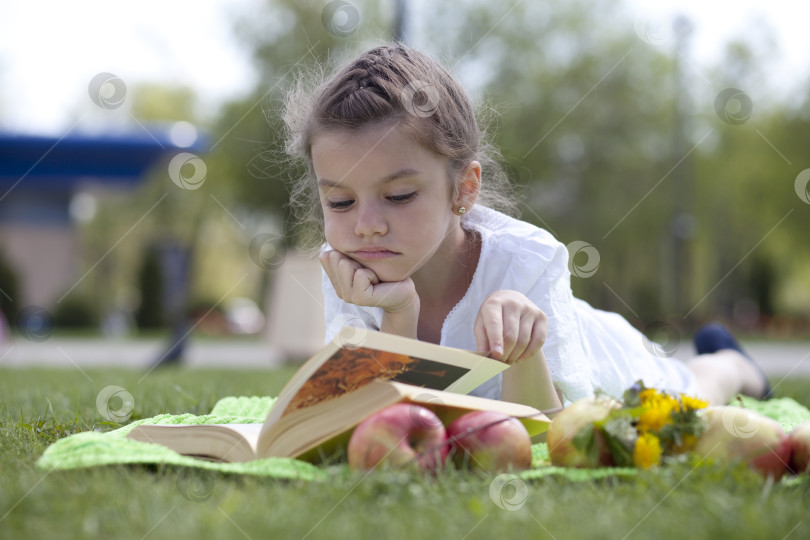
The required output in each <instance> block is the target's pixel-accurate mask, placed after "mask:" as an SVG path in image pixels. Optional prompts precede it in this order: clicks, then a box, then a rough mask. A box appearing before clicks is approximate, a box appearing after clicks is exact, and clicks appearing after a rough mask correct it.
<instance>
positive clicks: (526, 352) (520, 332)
mask: <svg viewBox="0 0 810 540" xmlns="http://www.w3.org/2000/svg"><path fill="white" fill-rule="evenodd" d="M533 327H534V317H532V316H531V315H528V314H527V315H524V316H523V317H521V318H520V321H519V322H518V329H517V331H516V333H517V337H516V341H515V346H514V347H513V348H512V354H510V355H509V363H510V364H516V363H518V362H520V361H521V360H523V359H524V358H526V357H527V356H531V354H530V348H531V346H532V328H533Z"/></svg>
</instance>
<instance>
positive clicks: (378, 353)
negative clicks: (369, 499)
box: [266, 327, 509, 425]
mask: <svg viewBox="0 0 810 540" xmlns="http://www.w3.org/2000/svg"><path fill="white" fill-rule="evenodd" d="M508 367H509V366H507V365H506V364H504V363H502V362H498V361H497V360H493V359H491V358H487V357H485V356H481V355H478V354H475V353H471V352H469V351H462V350H460V349H454V348H451V347H442V346H439V345H435V344H432V343H426V342H422V341H418V340H415V339H409V338H404V337H401V336H395V335H392V334H385V333H382V332H376V331H373V330H366V329H360V328H351V327H346V328H344V329H343V330H342V331H341V332H340V333H339V334H338V335H337V336H336V337H335V339H334V340H333V341H332V342H331V343H330V344H328V345H327V346H326V347H324V349H322V350H321V351H319V353H317V354H316V355H315V356H313V357H312V358H311V359H310V360H308V361H307V362H306V363H305V364H304V365H303V366H301V368H300V369H299V370H298V372H296V374H295V375H294V376H293V378H292V379H291V380H290V382H288V384H287V385H286V386H285V387H284V389H283V390H282V391H281V393H280V394H279V399H278V400H277V401H276V404H275V405H274V407H273V409H272V410H271V411H270V414H269V415H268V418H267V422H266V424H267V425H270V424H272V423H274V422H275V421H277V420H278V419H279V418H281V417H282V416H284V415H286V414H289V412H291V411H295V410H299V409H301V408H304V407H310V406H312V405H315V404H317V403H321V402H323V401H327V400H330V399H334V398H336V397H338V396H341V395H343V394H345V393H347V392H353V391H355V390H357V389H358V388H361V387H363V386H365V385H366V384H368V383H370V382H371V381H373V380H375V379H383V380H393V381H398V382H402V383H407V384H410V385H413V386H421V387H425V388H432V389H436V390H446V391H451V392H459V393H465V394H466V393H467V392H470V391H471V390H473V389H474V388H476V387H478V386H479V385H481V384H483V383H484V382H486V381H487V380H489V379H491V378H492V377H494V376H495V375H497V374H498V373H500V372H501V371H503V370H505V369H506V368H508Z"/></svg>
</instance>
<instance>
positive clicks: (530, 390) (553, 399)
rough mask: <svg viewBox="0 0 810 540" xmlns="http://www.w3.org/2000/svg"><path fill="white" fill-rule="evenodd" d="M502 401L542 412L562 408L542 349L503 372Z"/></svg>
mask: <svg viewBox="0 0 810 540" xmlns="http://www.w3.org/2000/svg"><path fill="white" fill-rule="evenodd" d="M501 399H502V400H503V401H511V402H513V403H522V404H524V405H529V406H530V407H534V408H535V409H539V410H541V411H548V410H553V409H558V408H560V407H561V406H562V401H561V400H560V396H559V394H558V393H557V389H556V388H554V384H553V383H552V381H551V373H550V372H549V370H548V365H547V364H546V357H545V355H544V354H543V350H542V349H540V351H538V352H537V354H535V355H534V356H532V357H531V358H527V359H525V360H523V361H521V362H518V363H517V364H514V365H512V366H511V367H510V368H509V369H507V370H506V371H504V372H503V381H502V386H501ZM549 416H553V415H551V414H550V415H549Z"/></svg>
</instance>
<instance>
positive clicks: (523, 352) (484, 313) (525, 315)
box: [473, 290, 547, 364]
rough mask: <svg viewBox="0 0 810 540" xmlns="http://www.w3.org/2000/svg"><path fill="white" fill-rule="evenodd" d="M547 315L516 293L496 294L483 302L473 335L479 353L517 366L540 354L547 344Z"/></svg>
mask: <svg viewBox="0 0 810 540" xmlns="http://www.w3.org/2000/svg"><path fill="white" fill-rule="evenodd" d="M546 330H547V319H546V314H545V313H543V311H542V310H541V309H540V308H538V307H537V306H536V305H534V303H533V302H532V301H531V300H529V299H528V298H526V296H524V295H523V294H521V293H519V292H517V291H507V290H501V291H495V292H494V293H492V294H491V295H489V296H488V297H487V299H486V300H484V303H483V304H481V308H480V309H479V310H478V317H476V319H475V326H474V327H473V333H474V334H475V341H476V344H477V346H478V351H479V352H488V353H490V355H491V356H492V357H493V358H495V359H496V360H500V361H501V362H504V363H506V364H515V363H517V362H520V361H521V360H524V359H526V358H530V357H532V356H534V355H535V354H537V352H538V351H539V350H540V348H541V347H542V346H543V343H545V341H546Z"/></svg>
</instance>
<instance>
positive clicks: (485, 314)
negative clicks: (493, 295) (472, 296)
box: [481, 304, 504, 360]
mask: <svg viewBox="0 0 810 540" xmlns="http://www.w3.org/2000/svg"><path fill="white" fill-rule="evenodd" d="M481 319H482V320H481V326H482V330H481V331H482V332H483V334H484V336H485V341H486V346H487V348H486V349H482V352H489V353H490V354H492V356H493V357H494V358H496V359H498V360H502V359H503V357H504V354H503V352H504V351H503V312H502V311H501V306H500V304H495V305H491V304H490V305H486V304H485V305H484V306H482V307H481Z"/></svg>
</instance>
